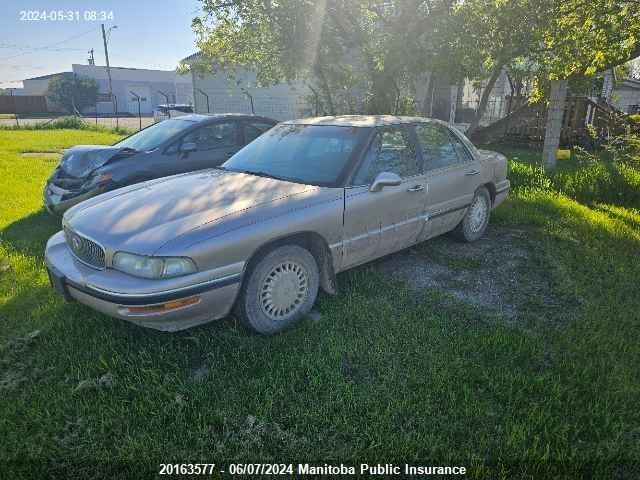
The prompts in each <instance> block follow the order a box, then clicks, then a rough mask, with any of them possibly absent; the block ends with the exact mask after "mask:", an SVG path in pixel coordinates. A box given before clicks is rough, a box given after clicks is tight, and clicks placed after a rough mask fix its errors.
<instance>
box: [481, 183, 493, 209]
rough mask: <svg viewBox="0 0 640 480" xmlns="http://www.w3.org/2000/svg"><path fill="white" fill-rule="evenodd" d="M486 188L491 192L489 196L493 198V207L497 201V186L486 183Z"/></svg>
mask: <svg viewBox="0 0 640 480" xmlns="http://www.w3.org/2000/svg"><path fill="white" fill-rule="evenodd" d="M484 187H486V189H487V190H489V196H490V197H491V205H493V203H494V202H495V201H496V186H495V185H494V184H493V182H489V183H485V184H484Z"/></svg>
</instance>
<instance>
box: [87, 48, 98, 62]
mask: <svg viewBox="0 0 640 480" xmlns="http://www.w3.org/2000/svg"><path fill="white" fill-rule="evenodd" d="M87 53H88V54H89V55H91V56H90V57H89V65H95V64H96V59H95V58H93V48H92V49H91V50H89V51H88V52H87Z"/></svg>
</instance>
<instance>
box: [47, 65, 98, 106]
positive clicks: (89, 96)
mask: <svg viewBox="0 0 640 480" xmlns="http://www.w3.org/2000/svg"><path fill="white" fill-rule="evenodd" d="M45 95H46V97H47V98H48V99H49V100H50V101H52V102H53V103H56V104H58V105H60V106H62V107H63V108H64V109H65V110H67V111H68V112H70V113H76V114H78V113H80V112H81V111H82V110H83V109H84V108H86V107H89V106H93V105H95V104H96V98H97V95H98V84H97V83H96V81H95V80H94V79H92V78H88V77H79V76H77V75H75V74H72V73H66V74H63V75H59V76H56V77H54V78H52V79H51V80H50V81H49V86H48V88H47V92H46V94H45Z"/></svg>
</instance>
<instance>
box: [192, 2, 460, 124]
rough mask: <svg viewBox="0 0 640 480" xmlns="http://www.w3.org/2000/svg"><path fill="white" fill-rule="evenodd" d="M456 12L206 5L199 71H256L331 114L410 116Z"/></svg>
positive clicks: (359, 5)
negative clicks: (301, 86) (311, 96)
mask: <svg viewBox="0 0 640 480" xmlns="http://www.w3.org/2000/svg"><path fill="white" fill-rule="evenodd" d="M452 4H453V0H448V1H447V0H402V1H395V2H393V1H387V2H372V1H365V0H318V1H312V0H281V1H278V2H275V1H270V0H230V1H221V0H204V1H203V10H204V12H205V13H206V16H205V17H204V18H196V19H194V21H193V27H194V30H195V32H196V36H197V45H198V47H199V49H200V51H201V52H202V53H203V58H204V59H205V62H203V63H201V64H200V65H199V66H196V68H197V69H211V68H214V69H227V70H228V69H234V68H251V69H253V70H255V71H256V73H257V75H258V80H259V81H260V83H262V84H271V83H275V82H278V81H296V80H304V81H306V82H307V84H308V85H309V87H310V89H311V90H312V92H315V94H316V100H317V102H318V103H319V105H320V108H321V110H322V111H324V112H326V113H329V114H335V113H348V112H358V113H361V112H366V113H393V112H398V113H400V112H406V111H410V110H413V109H415V108H416V107H415V105H416V100H418V105H420V104H421V102H420V99H419V98H418V99H416V97H419V96H420V92H422V93H424V88H421V87H424V83H425V82H426V81H427V78H426V77H427V76H428V73H427V72H428V71H429V69H430V67H432V64H433V62H434V59H435V57H436V54H437V52H438V48H439V45H440V39H441V38H442V35H443V34H444V33H445V30H446V28H444V27H445V25H446V20H447V18H448V12H449V11H450V10H451V8H452ZM418 108H419V107H418Z"/></svg>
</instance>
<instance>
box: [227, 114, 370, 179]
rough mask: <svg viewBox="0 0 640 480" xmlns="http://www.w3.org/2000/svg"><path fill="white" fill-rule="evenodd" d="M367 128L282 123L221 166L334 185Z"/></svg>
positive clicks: (270, 175)
mask: <svg viewBox="0 0 640 480" xmlns="http://www.w3.org/2000/svg"><path fill="white" fill-rule="evenodd" d="M367 130H368V129H366V128H358V127H338V126H333V125H295V124H281V125H278V126H276V127H274V128H272V129H271V130H269V131H267V132H266V133H264V134H262V135H261V136H259V137H258V138H257V139H256V140H254V141H253V142H251V143H250V144H249V145H247V146H246V147H244V148H243V149H242V150H240V151H239V152H238V153H236V154H235V155H234V156H233V157H231V158H230V159H229V160H227V161H226V162H225V163H224V164H223V165H222V168H223V169H225V170H231V171H234V172H245V173H251V174H254V175H260V176H267V177H274V178H279V179H282V180H288V181H291V182H297V183H304V184H308V185H321V186H334V185H335V184H336V183H337V182H338V179H339V178H340V177H341V174H342V173H343V172H344V171H345V169H346V167H347V166H348V165H349V160H350V158H351V156H352V154H353V152H354V151H355V149H356V147H357V145H358V143H359V142H360V140H361V139H362V138H363V136H364V135H366V131H367Z"/></svg>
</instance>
